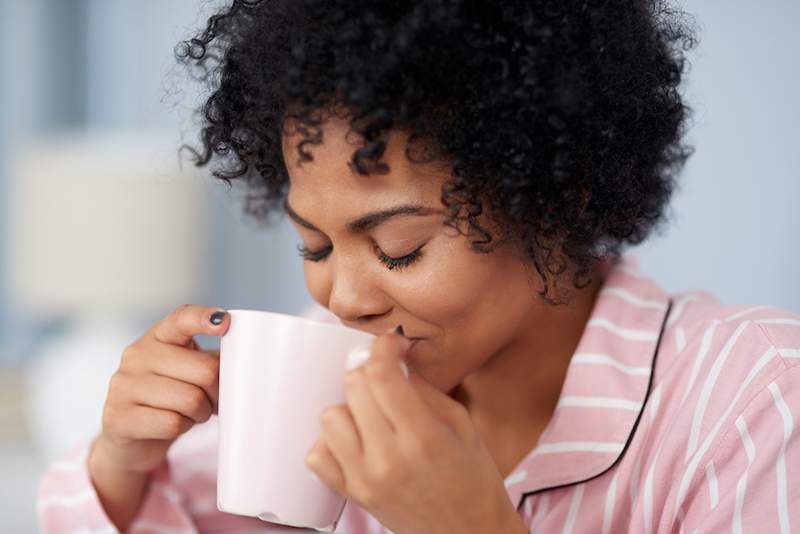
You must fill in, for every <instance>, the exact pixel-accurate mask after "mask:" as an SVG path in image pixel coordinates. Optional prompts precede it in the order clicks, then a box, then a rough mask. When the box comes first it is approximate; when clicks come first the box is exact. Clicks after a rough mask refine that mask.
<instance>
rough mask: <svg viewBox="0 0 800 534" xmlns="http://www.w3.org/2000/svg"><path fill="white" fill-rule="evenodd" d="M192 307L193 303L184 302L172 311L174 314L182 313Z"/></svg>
mask: <svg viewBox="0 0 800 534" xmlns="http://www.w3.org/2000/svg"><path fill="white" fill-rule="evenodd" d="M191 307H192V305H191V304H189V303H186V302H184V303H183V304H181V305H180V306H178V307H177V308H175V310H174V311H173V312H172V313H173V314H174V315H180V314H182V313H184V312H185V311H186V310H188V309H189V308H191Z"/></svg>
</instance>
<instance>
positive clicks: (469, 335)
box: [398, 239, 533, 354]
mask: <svg viewBox="0 0 800 534" xmlns="http://www.w3.org/2000/svg"><path fill="white" fill-rule="evenodd" d="M451 241H456V240H451ZM457 241H459V242H460V243H451V244H449V246H442V247H439V248H437V251H436V254H435V257H434V256H433V255H429V257H428V258H423V261H422V263H421V264H420V265H419V267H420V269H418V270H417V271H416V272H414V274H413V275H412V274H410V273H411V272H412V271H411V270H409V271H408V274H405V275H403V274H402V273H400V274H399V275H398V284H400V283H402V287H401V288H400V289H399V290H398V300H399V301H400V302H401V303H402V305H403V307H404V308H405V309H406V310H407V311H408V312H409V313H410V314H411V315H413V316H414V317H417V318H418V319H420V320H421V321H422V322H424V323H427V324H429V325H434V326H435V328H437V329H438V333H439V334H440V335H441V336H442V338H441V339H439V340H437V341H438V342H439V343H442V344H444V346H440V348H441V349H443V350H446V351H447V352H450V351H451V350H452V351H458V352H461V353H462V354H463V352H464V351H465V350H466V349H465V347H475V349H476V350H477V351H479V352H485V351H490V350H493V349H494V348H496V347H497V346H498V345H501V344H502V343H503V340H504V339H506V338H507V337H508V336H510V335H511V333H512V332H513V329H514V327H515V324H516V323H517V322H518V320H517V319H518V317H519V316H521V315H522V314H524V313H526V312H527V311H528V310H529V309H530V304H531V302H532V301H533V298H532V295H531V292H532V288H531V287H530V285H529V284H528V280H527V278H526V273H525V270H524V268H523V266H522V265H521V264H520V263H519V262H518V261H516V260H514V259H511V258H510V257H509V256H506V255H502V254H495V253H493V254H480V253H477V252H473V251H472V250H470V249H469V248H468V247H469V244H468V243H467V241H466V239H458V240H457ZM425 260H427V261H425ZM400 294H402V295H403V296H402V300H400V298H401V297H399V295H400Z"/></svg>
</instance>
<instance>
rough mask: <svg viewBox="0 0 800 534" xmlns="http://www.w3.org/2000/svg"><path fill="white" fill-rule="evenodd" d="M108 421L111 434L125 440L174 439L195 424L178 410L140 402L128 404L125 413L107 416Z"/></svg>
mask: <svg viewBox="0 0 800 534" xmlns="http://www.w3.org/2000/svg"><path fill="white" fill-rule="evenodd" d="M106 422H107V424H105V426H106V427H107V428H108V429H109V431H110V433H111V435H112V436H115V437H119V438H122V439H124V440H141V439H162V440H172V439H175V438H177V437H178V436H180V435H181V434H183V433H184V432H186V431H187V430H189V429H190V428H192V427H193V426H194V424H195V422H194V421H193V420H192V419H190V418H188V417H186V416H184V415H181V414H179V413H177V412H173V411H171V410H161V409H158V408H153V407H152V406H142V405H139V404H131V405H128V406H126V407H125V411H124V415H113V416H111V417H107V421H106Z"/></svg>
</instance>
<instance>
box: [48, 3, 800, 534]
mask: <svg viewBox="0 0 800 534" xmlns="http://www.w3.org/2000/svg"><path fill="white" fill-rule="evenodd" d="M693 43H694V36H693V34H692V32H691V31H690V29H689V27H688V25H686V24H685V23H684V22H683V19H682V18H681V13H680V12H679V11H676V10H673V9H672V8H670V7H668V6H666V5H663V4H662V3H660V2H626V1H616V2H606V3H603V4H602V5H599V4H596V3H595V4H594V5H593V4H590V3H588V2H493V3H485V4H479V3H473V2H456V1H442V2H434V1H428V2H408V3H403V2H400V3H398V2H385V3H379V2H354V1H348V2H318V1H297V0H293V1H282V2H240V1H237V2H234V4H233V5H232V6H231V7H229V8H225V9H223V10H222V11H221V12H220V13H219V14H217V15H215V16H213V17H211V19H210V20H209V23H208V26H207V28H206V29H205V30H204V31H203V32H201V33H200V34H199V35H198V36H197V37H196V38H193V39H191V40H189V41H188V42H186V43H185V46H184V47H183V48H181V49H180V50H179V51H178V56H179V58H181V60H182V61H184V62H185V63H186V64H187V65H189V66H191V67H192V68H193V69H198V72H199V73H200V74H201V75H203V74H204V75H205V79H206V80H207V81H208V82H209V83H210V84H211V86H212V88H213V92H212V94H211V96H210V97H209V99H208V100H207V101H206V102H205V105H204V108H203V110H204V118H205V124H204V127H203V135H202V151H201V152H199V153H197V152H196V153H195V154H196V155H197V157H198V158H197V163H198V164H199V165H205V164H208V163H209V162H210V161H211V160H212V159H214V158H216V159H218V160H219V163H220V164H219V165H218V166H217V167H216V168H215V175H216V176H218V177H219V178H221V179H223V180H225V181H226V182H227V183H229V184H230V183H232V182H233V181H234V180H237V181H241V182H243V183H244V184H245V185H246V186H247V192H248V196H247V204H246V210H247V212H248V213H249V214H251V215H253V216H254V217H256V218H257V219H258V220H265V219H266V218H267V217H268V216H269V215H270V214H271V213H274V212H276V211H281V212H285V213H286V214H288V216H289V217H290V219H291V221H292V223H293V224H294V226H295V227H296V229H297V231H298V233H299V235H300V237H301V239H302V242H303V244H302V247H301V249H300V252H301V254H302V255H303V257H304V260H305V262H304V269H305V276H306V283H307V286H308V289H309V292H310V293H311V295H312V296H313V298H314V300H315V301H316V303H317V304H318V306H317V307H315V308H314V309H312V310H309V314H310V315H317V316H319V317H320V318H326V319H328V320H334V321H339V322H341V323H343V324H346V325H348V326H351V327H353V328H358V329H361V330H365V331H368V332H371V333H374V334H377V335H378V338H377V339H376V342H375V344H374V345H373V347H372V352H371V357H370V359H369V361H368V362H367V363H366V364H365V365H364V366H362V367H361V368H359V369H356V370H354V371H352V372H350V373H348V375H347V376H346V377H345V390H346V397H347V402H346V403H345V404H343V405H337V406H332V407H330V408H329V409H327V410H325V411H324V412H323V413H322V414H321V425H322V432H321V436H320V439H319V441H318V443H317V444H316V445H315V447H314V448H313V449H312V450H311V451H309V454H308V456H307V458H306V462H307V464H308V466H309V468H310V469H311V470H313V471H314V472H315V473H316V474H317V475H318V476H319V477H320V479H321V480H322V481H323V482H325V483H326V484H328V485H329V486H330V487H332V488H333V489H335V490H336V491H339V492H340V493H342V494H343V495H345V496H347V497H348V501H347V505H346V507H345V510H344V513H343V515H342V518H341V519H340V521H339V524H338V526H337V528H336V532H345V533H348V534H368V533H369V534H372V533H375V534H377V533H387V532H393V533H395V534H401V533H402V534H414V533H423V532H426V533H427V532H432V533H439V532H442V533H450V532H459V533H470V532H476V533H486V532H493V533H494V532H497V533H520V534H521V533H523V532H575V533H577V532H585V533H590V532H591V533H596V532H603V533H609V532H695V531H703V532H728V531H729V530H733V531H737V532H738V531H757V532H789V531H790V529H791V527H792V526H794V527H795V530H796V529H798V528H800V484H799V482H800V475H798V474H799V473H800V447H799V446H798V442H797V435H798V434H797V430H796V429H797V427H798V426H800V408H798V406H800V367H798V365H797V364H798V362H799V361H800V317H798V316H797V315H795V314H792V313H790V312H788V311H786V310H780V309H776V308H771V307H766V306H757V307H745V306H727V305H722V304H721V303H720V302H718V301H717V300H716V299H715V298H714V297H713V296H712V295H709V294H708V293H704V292H691V293H680V294H674V295H669V294H666V293H665V292H664V291H663V290H661V289H660V288H659V287H658V286H657V285H656V284H655V283H653V282H652V281H651V280H649V279H648V278H647V277H646V276H644V275H643V274H642V273H640V272H638V270H637V269H636V266H635V264H633V263H632V260H631V259H630V258H627V257H623V256H622V250H623V248H624V246H626V245H631V244H637V243H640V242H641V241H643V240H644V239H645V238H646V237H647V236H648V235H649V234H650V233H651V232H652V231H654V229H655V228H656V227H657V225H658V224H659V223H661V222H662V221H663V219H664V212H665V209H666V207H667V203H668V200H669V198H670V195H671V192H672V190H673V189H674V187H675V179H676V177H677V175H678V174H679V171H680V169H681V168H682V166H683V164H684V163H685V161H686V159H687V158H688V157H689V155H690V153H691V150H690V149H689V147H687V146H685V145H684V144H683V143H682V135H683V133H684V131H685V122H686V120H687V117H688V113H689V109H688V108H687V106H686V105H685V104H684V102H683V101H682V99H681V97H680V95H679V93H678V87H679V84H680V81H681V78H682V73H683V64H684V57H683V54H682V52H683V50H685V49H688V48H690V47H691V46H692V45H693ZM209 321H210V322H209ZM228 321H229V320H228V319H227V315H226V314H225V313H224V312H221V311H220V312H217V310H216V309H215V308H208V307H203V306H195V305H186V306H182V307H181V308H179V309H177V310H175V311H174V312H173V313H171V314H169V315H168V316H167V317H166V318H165V319H164V320H162V321H161V322H159V323H157V324H156V325H154V326H153V328H151V329H150V330H149V331H148V332H147V333H145V334H144V335H143V336H142V338H140V339H139V340H137V341H136V342H134V343H132V344H131V346H129V347H128V348H127V349H126V351H125V353H124V354H123V355H122V358H121V360H120V368H119V370H118V371H117V372H116V373H115V375H114V377H113V378H112V380H111V383H110V386H109V394H108V398H107V400H106V405H105V409H104V418H103V430H102V431H101V433H100V434H99V435H98V436H97V437H96V438H94V439H93V440H91V442H86V443H82V444H80V445H79V446H76V448H75V449H74V450H73V451H71V452H70V453H69V454H68V455H66V456H65V457H64V458H63V459H62V460H61V461H60V462H58V463H56V464H54V465H53V466H51V469H50V471H49V472H48V473H47V475H46V477H45V479H44V481H43V483H42V485H41V487H40V502H39V513H40V522H41V525H42V530H43V531H44V532H46V533H47V532H66V531H68V530H72V529H80V528H95V529H103V528H106V529H107V530H108V531H113V528H115V527H116V528H119V529H120V530H125V529H129V530H130V531H131V532H164V531H172V530H170V529H175V531H180V532H215V531H222V530H230V529H239V528H254V529H256V528H261V529H262V530H263V531H264V532H270V531H272V530H273V529H271V528H269V527H268V524H267V523H264V522H261V521H259V520H257V519H253V518H246V517H238V516H234V515H230V514H225V513H221V512H219V511H217V510H216V507H215V498H214V494H215V487H214V482H215V480H216V473H215V472H214V468H215V454H216V440H215V438H216V427H215V426H214V425H215V423H216V418H215V417H214V416H213V415H214V409H215V408H214V407H215V402H216V395H217V385H216V382H215V379H216V373H217V372H218V370H217V369H218V367H217V365H216V364H217V360H216V357H217V356H218V354H217V353H216V352H215V351H205V350H200V349H199V348H198V346H197V345H196V343H195V342H194V340H193V336H194V335H197V334H208V335H221V334H222V333H224V331H225V329H227V327H228V324H229V322H228ZM393 332H394V333H393ZM323 356H324V355H323ZM403 358H404V359H405V360H406V361H407V362H408V365H409V368H410V369H411V371H412V373H411V375H410V381H405V380H404V379H403V378H402V374H401V371H400V367H399V363H398V360H400V359H403ZM197 423H203V424H201V425H197ZM195 425H197V426H195ZM190 428H191V431H190V432H187V431H188V430H189V429H190ZM179 436H181V439H180V440H178V441H177V442H176V438H177V437H179ZM173 443H174V444H175V446H172V445H173Z"/></svg>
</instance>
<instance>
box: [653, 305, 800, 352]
mask: <svg viewBox="0 0 800 534" xmlns="http://www.w3.org/2000/svg"><path fill="white" fill-rule="evenodd" d="M670 298H671V300H672V303H673V304H672V309H671V311H670V318H669V320H668V322H667V329H666V331H665V334H667V333H668V334H669V335H672V336H675V337H676V338H682V340H680V341H679V342H678V345H679V346H678V349H679V351H683V350H687V351H688V352H692V351H691V349H692V348H694V349H696V350H700V349H703V347H704V345H705V350H706V351H710V352H720V351H722V350H723V349H725V353H726V354H727V357H728V358H731V362H739V363H741V364H745V365H746V364H747V363H748V362H753V361H754V360H753V357H756V356H760V355H762V354H763V352H764V351H767V350H769V349H770V348H772V350H774V352H775V355H776V357H777V358H778V359H779V360H780V361H781V362H782V363H783V365H785V366H793V365H797V364H798V363H800V355H798V351H797V349H800V314H797V313H795V312H792V311H790V310H787V309H784V308H780V307H777V306H772V305H768V304H723V303H721V302H720V301H719V300H718V299H717V298H716V297H715V296H714V295H713V294H711V293H708V292H705V291H690V292H682V293H675V294H673V295H670ZM759 351H762V352H759Z"/></svg>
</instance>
